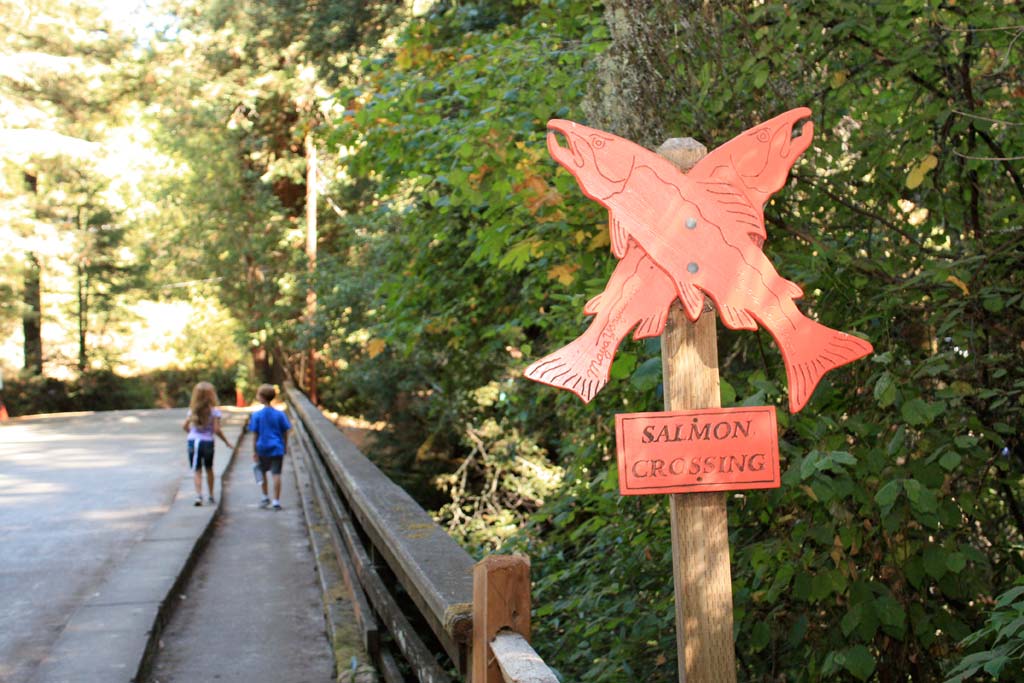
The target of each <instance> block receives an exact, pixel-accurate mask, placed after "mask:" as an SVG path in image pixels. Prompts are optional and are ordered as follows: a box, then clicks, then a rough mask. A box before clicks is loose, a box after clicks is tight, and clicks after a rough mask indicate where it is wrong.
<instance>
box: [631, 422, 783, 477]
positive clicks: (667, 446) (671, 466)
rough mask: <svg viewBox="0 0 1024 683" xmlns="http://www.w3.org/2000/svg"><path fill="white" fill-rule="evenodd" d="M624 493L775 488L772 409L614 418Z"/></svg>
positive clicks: (776, 462) (776, 459) (776, 466)
mask: <svg viewBox="0 0 1024 683" xmlns="http://www.w3.org/2000/svg"><path fill="white" fill-rule="evenodd" d="M616 423H617V424H616V437H617V441H618V444H617V445H618V456H619V458H618V460H619V489H620V491H621V492H622V493H623V495H631V494H632V495H637V494H645V493H683V492H687V491H728V490H736V489H754V488H774V487H777V486H778V485H779V455H778V442H777V438H776V434H777V430H776V424H775V409H774V408H773V407H770V406H761V407H756V408H731V409H720V408H719V409H708V410H695V411H681V412H673V413H664V412H659V413H628V414H622V415H617V416H616Z"/></svg>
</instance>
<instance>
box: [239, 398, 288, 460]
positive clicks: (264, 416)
mask: <svg viewBox="0 0 1024 683" xmlns="http://www.w3.org/2000/svg"><path fill="white" fill-rule="evenodd" d="M291 428H292V423H291V422H289V421H288V416H287V415H285V414H284V413H282V412H281V411H280V410H277V409H276V408H272V407H270V406H264V407H263V408H261V409H260V410H258V411H256V412H255V413H253V414H252V416H251V417H250V418H249V431H250V432H255V433H256V454H257V455H262V456H264V457H269V458H279V457H281V456H283V455H284V444H285V441H284V439H285V433H287V431H288V430H289V429H291Z"/></svg>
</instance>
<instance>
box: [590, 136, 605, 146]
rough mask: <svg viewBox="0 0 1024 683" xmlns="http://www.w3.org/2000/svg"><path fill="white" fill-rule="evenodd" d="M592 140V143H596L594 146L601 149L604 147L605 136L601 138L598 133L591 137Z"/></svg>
mask: <svg viewBox="0 0 1024 683" xmlns="http://www.w3.org/2000/svg"><path fill="white" fill-rule="evenodd" d="M590 142H591V143H592V144H593V145H594V147H596V148H597V149H601V148H602V147H604V138H599V137H597V136H596V135H595V136H594V137H592V138H590Z"/></svg>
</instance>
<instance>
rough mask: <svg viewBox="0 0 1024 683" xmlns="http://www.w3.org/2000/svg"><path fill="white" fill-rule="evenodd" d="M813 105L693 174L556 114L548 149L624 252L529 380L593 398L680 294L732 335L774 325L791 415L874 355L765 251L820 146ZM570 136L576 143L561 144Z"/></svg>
mask: <svg viewBox="0 0 1024 683" xmlns="http://www.w3.org/2000/svg"><path fill="white" fill-rule="evenodd" d="M810 115H811V110H810V109H807V108H806V107H801V108H798V109H793V110H791V111H788V112H786V113H784V114H781V115H779V116H776V117H775V118H773V119H771V120H769V121H766V122H765V123H762V124H761V125H759V126H755V127H754V128H751V129H750V130H747V131H745V132H743V133H741V134H740V135H737V136H736V137H735V138H733V139H732V140H729V141H728V142H726V143H725V144H723V145H722V146H720V147H718V148H716V149H715V150H713V151H712V152H711V153H710V154H708V155H707V156H705V157H704V158H703V159H701V160H700V161H699V162H698V163H697V164H696V165H695V166H694V167H693V168H692V169H691V170H690V171H689V172H688V173H683V172H681V171H680V170H679V169H678V168H676V166H675V165H673V164H672V162H670V161H668V160H667V159H665V158H664V157H661V156H659V155H658V154H656V153H654V152H652V151H650V150H648V149H645V148H643V147H641V146H640V145H637V144H635V143H633V142H630V141H629V140H625V139H623V138H620V137H618V136H615V135H612V134H610V133H606V132H603V131H600V130H595V129H593V128H588V127H587V126H583V125H580V124H578V123H575V122H573V121H566V120H562V119H552V120H551V121H548V129H549V131H548V134H547V146H548V151H549V152H550V153H551V156H552V157H553V158H554V159H555V161H557V162H558V163H559V164H561V165H562V166H564V167H565V169H566V170H567V171H569V172H570V173H571V174H572V175H573V176H575V178H576V181H577V182H578V183H579V186H580V189H582V190H583V194H585V195H586V196H587V197H589V198H591V199H593V200H594V201H596V202H598V203H599V204H601V205H602V206H604V207H605V208H607V209H608V217H609V232H610V237H611V249H612V253H613V254H614V255H615V256H616V258H618V259H619V263H618V265H616V267H615V270H614V271H613V272H612V275H611V277H610V278H609V280H608V284H607V286H606V287H605V289H604V291H603V292H602V293H601V294H598V295H597V296H596V297H594V298H593V299H591V300H590V301H588V302H587V304H586V305H585V306H584V307H583V312H584V313H585V314H586V315H592V316H594V319H593V320H592V321H591V323H590V325H589V326H588V327H587V329H586V331H585V332H584V333H583V334H582V335H580V336H579V337H578V338H577V339H575V340H574V341H572V342H571V343H569V344H568V345H566V346H564V347H562V348H561V349H558V350H557V351H555V352H554V353H551V354H549V355H547V356H545V357H543V358H541V359H540V360H538V361H536V362H534V363H532V364H531V365H530V366H529V367H528V368H527V369H526V372H525V375H526V376H527V377H528V378H530V379H532V380H534V381H537V382H541V383H544V384H549V385H551V386H554V387H558V388H562V389H568V390H569V391H571V392H573V393H574V394H576V395H577V396H579V397H580V398H581V399H583V401H584V403H589V402H590V401H591V399H593V398H594V396H595V395H596V394H597V392H598V391H600V390H601V389H602V388H603V387H604V386H605V384H607V383H608V380H609V378H610V375H611V367H612V361H613V360H614V359H615V352H616V350H617V349H618V346H619V343H620V342H621V341H622V340H623V339H624V338H625V336H626V334H628V333H629V331H630V330H634V328H635V330H634V332H633V338H634V339H644V338H647V337H656V336H658V335H660V334H661V333H662V331H663V330H664V329H665V323H666V322H667V320H668V311H669V307H670V306H671V305H672V303H673V302H674V301H675V300H676V299H677V298H678V299H679V300H680V301H681V302H682V306H683V310H684V311H685V313H686V316H687V318H689V319H690V320H691V321H696V320H697V318H698V317H700V314H701V312H702V311H703V310H704V295H705V294H706V295H707V296H708V297H710V298H711V300H712V301H713V302H714V305H715V308H717V310H718V314H719V316H720V317H721V319H722V323H723V324H724V325H725V326H726V327H728V328H730V329H733V330H756V329H757V328H758V327H759V326H760V327H763V328H765V329H766V330H768V332H769V333H770V334H771V335H772V337H773V338H774V339H775V342H776V343H777V344H778V346H779V349H780V350H781V352H782V359H783V362H784V364H785V366H786V379H787V381H788V384H789V410H790V412H792V413H796V412H799V411H800V409H801V408H803V407H804V406H805V405H806V404H807V401H808V400H809V399H810V397H811V394H812V393H813V392H814V389H815V387H816V386H817V385H818V382H819V381H820V380H821V378H822V377H823V376H824V375H825V373H827V372H828V371H829V370H832V369H834V368H837V367H839V366H841V365H845V364H846V363H850V362H852V361H855V360H857V359H858V358H863V357H864V356H866V355H868V354H869V353H871V352H872V351H873V348H872V346H871V344H870V343H868V342H867V341H865V340H863V339H860V338H859V337H855V336H853V335H850V334H847V333H845V332H840V331H838V330H833V329H831V328H829V327H826V326H824V325H822V324H820V323H818V322H815V321H814V320H811V319H810V318H808V317H807V316H805V315H804V314H803V313H802V312H801V311H800V309H799V308H797V306H796V304H795V303H794V300H795V299H799V298H800V297H802V296H803V291H802V290H801V289H800V287H799V286H798V285H797V284H795V283H793V282H790V281H789V280H786V279H785V278H783V277H782V276H780V275H779V274H778V273H777V272H776V271H775V268H774V266H772V263H771V261H769V260H768V258H767V257H766V256H765V254H764V251H763V250H762V247H763V245H764V242H765V240H766V239H767V236H768V235H767V233H766V231H765V225H764V206H765V204H766V203H767V202H768V200H769V199H770V198H771V196H772V195H773V194H774V193H775V192H777V191H778V190H779V189H781V188H782V186H783V185H784V184H785V182H786V178H787V176H788V175H789V171H790V169H791V168H792V166H793V163H794V162H795V161H796V159H797V157H799V156H800V155H801V154H803V153H804V151H806V150H807V148H808V147H809V146H810V144H811V138H812V137H813V135H814V124H813V123H812V122H811V121H810V120H809V117H810ZM557 134H561V135H562V136H563V137H564V139H565V141H566V142H567V144H568V146H567V147H563V146H562V145H560V144H559V141H558V136H557Z"/></svg>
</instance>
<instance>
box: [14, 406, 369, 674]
mask: <svg viewBox="0 0 1024 683" xmlns="http://www.w3.org/2000/svg"><path fill="white" fill-rule="evenodd" d="M246 417H247V413H246V412H244V411H231V412H230V413H229V414H228V415H227V416H226V418H225V432H226V433H227V435H228V437H229V439H231V440H232V441H237V440H238V439H239V437H240V435H241V431H242V425H243V424H244V422H245V419H246ZM183 420H184V411H183V410H163V411H160V410H158V411H117V412H111V413H94V414H83V415H74V416H68V415H65V416H58V417H47V418H34V419H21V420H16V421H12V422H9V423H6V424H3V425H2V426H0V547H2V548H3V556H4V559H3V562H2V563H0V592H2V593H3V594H4V595H7V596H11V598H12V599H10V600H7V601H5V602H3V603H0V680H3V681H5V682H7V683H47V682H51V681H62V682H63V681H67V682H69V683H78V682H79V681H82V682H85V681H88V682H90V683H92V682H95V681H105V682H106V681H125V682H126V683H127V682H128V681H133V680H140V681H141V680H148V681H152V682H153V683H156V682H157V681H160V682H162V683H166V682H167V681H175V680H180V681H193V680H221V681H231V680H238V681H242V680H245V681H253V680H275V681H285V682H287V681H293V680H294V681H321V680H322V681H329V680H333V678H334V674H333V668H334V662H333V655H332V646H331V644H330V643H329V642H328V639H327V636H326V633H325V624H324V610H323V602H322V598H323V596H322V594H321V592H320V590H321V583H320V582H319V580H318V575H317V572H318V567H317V564H316V561H315V558H314V557H313V553H312V552H311V550H310V545H309V537H308V534H307V529H306V523H305V520H304V517H303V512H302V505H301V501H300V487H299V486H297V485H296V480H295V469H296V468H295V467H294V466H293V463H291V462H288V461H286V465H285V477H284V493H283V495H282V503H283V505H284V507H285V509H284V510H282V511H280V512H273V511H270V510H264V509H260V508H259V507H258V505H257V502H258V499H259V494H258V491H257V487H256V485H255V484H254V482H253V481H252V472H251V467H250V464H251V459H250V454H251V452H252V445H251V442H248V443H247V442H246V440H243V443H242V444H241V445H240V447H239V451H238V453H237V455H236V456H235V459H236V463H235V464H234V466H229V465H230V461H231V457H230V454H229V453H228V452H227V449H226V448H225V447H224V445H223V444H220V443H219V444H218V450H217V455H216V458H215V470H216V473H217V479H216V481H217V493H216V494H215V495H216V500H217V502H216V504H215V505H212V506H211V505H203V506H201V507H195V506H193V497H194V494H193V485H192V477H191V473H189V472H188V470H187V464H186V457H185V455H184V452H185V449H184V438H183V434H182V432H181V428H180V425H181V422H182V421H183ZM222 477H223V479H222ZM222 481H223V485H222ZM332 600H336V596H333V597H332ZM335 645H336V644H335ZM352 647H356V648H357V647H358V645H357V644H355V643H353V644H352Z"/></svg>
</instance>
